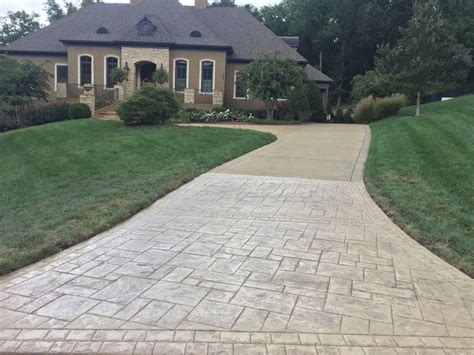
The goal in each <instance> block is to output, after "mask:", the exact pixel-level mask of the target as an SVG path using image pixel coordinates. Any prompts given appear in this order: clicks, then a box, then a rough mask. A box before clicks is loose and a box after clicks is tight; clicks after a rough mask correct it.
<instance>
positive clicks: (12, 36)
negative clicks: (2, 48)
mask: <svg viewBox="0 0 474 355" xmlns="http://www.w3.org/2000/svg"><path fill="white" fill-rule="evenodd" d="M38 19H39V15H38V14H36V13H34V12H33V13H31V14H28V13H26V12H25V11H16V12H11V11H10V12H8V14H7V16H5V17H2V18H1V21H0V45H5V44H8V43H11V42H14V41H16V40H17V39H20V38H21V37H24V36H26V35H27V34H28V33H31V32H34V31H36V30H39V29H40V23H39V21H38Z"/></svg>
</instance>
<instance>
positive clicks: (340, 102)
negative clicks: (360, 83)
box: [337, 42, 346, 107]
mask: <svg viewBox="0 0 474 355" xmlns="http://www.w3.org/2000/svg"><path fill="white" fill-rule="evenodd" d="M345 47H346V43H345V42H342V46H341V68H340V70H341V83H340V84H339V95H338V96H337V107H340V106H341V104H342V87H343V83H344V55H345Z"/></svg>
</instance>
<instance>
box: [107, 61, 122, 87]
mask: <svg viewBox="0 0 474 355" xmlns="http://www.w3.org/2000/svg"><path fill="white" fill-rule="evenodd" d="M118 66H119V62H118V58H117V57H106V58H105V86H106V87H107V88H109V89H111V88H113V87H114V82H113V81H112V80H111V79H110V73H111V72H112V70H114V69H116V68H118Z"/></svg>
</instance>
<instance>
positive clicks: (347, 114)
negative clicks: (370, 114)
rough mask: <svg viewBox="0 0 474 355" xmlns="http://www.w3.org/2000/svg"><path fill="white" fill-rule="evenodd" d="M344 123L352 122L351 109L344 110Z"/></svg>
mask: <svg viewBox="0 0 474 355" xmlns="http://www.w3.org/2000/svg"><path fill="white" fill-rule="evenodd" d="M344 123H354V121H353V120H352V110H351V109H348V110H346V112H344Z"/></svg>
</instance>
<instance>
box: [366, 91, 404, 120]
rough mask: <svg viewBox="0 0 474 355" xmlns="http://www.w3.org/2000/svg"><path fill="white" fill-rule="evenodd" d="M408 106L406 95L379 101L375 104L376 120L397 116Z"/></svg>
mask: <svg viewBox="0 0 474 355" xmlns="http://www.w3.org/2000/svg"><path fill="white" fill-rule="evenodd" d="M406 104H407V98H406V96H405V95H393V96H388V97H384V98H383V99H377V101H376V102H375V117H374V119H375V120H381V119H383V118H387V117H390V116H395V115H396V114H398V113H399V112H400V110H401V109H402V108H403V107H405V106H406Z"/></svg>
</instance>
